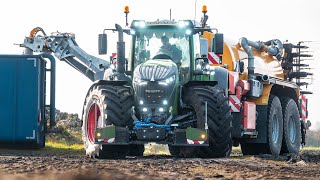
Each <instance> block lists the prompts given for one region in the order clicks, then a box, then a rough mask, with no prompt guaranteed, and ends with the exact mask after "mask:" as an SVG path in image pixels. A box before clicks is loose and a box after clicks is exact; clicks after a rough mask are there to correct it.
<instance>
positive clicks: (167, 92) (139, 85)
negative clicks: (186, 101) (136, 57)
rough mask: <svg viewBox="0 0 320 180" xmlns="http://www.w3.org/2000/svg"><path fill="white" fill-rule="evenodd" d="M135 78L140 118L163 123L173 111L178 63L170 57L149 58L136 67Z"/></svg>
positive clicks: (136, 99) (134, 84)
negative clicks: (169, 58)
mask: <svg viewBox="0 0 320 180" xmlns="http://www.w3.org/2000/svg"><path fill="white" fill-rule="evenodd" d="M133 79H134V80H133V88H134V91H135V102H136V105H135V107H136V109H135V110H136V113H137V114H138V118H139V119H140V120H145V119H146V118H150V119H151V121H150V122H153V123H156V124H163V123H164V122H165V121H166V120H167V119H168V118H169V116H171V115H172V113H173V111H172V109H173V106H174V102H175V92H176V87H177V84H178V82H179V80H178V67H177V65H176V64H175V63H174V62H173V61H172V60H168V59H154V60H148V61H146V62H145V63H143V64H140V65H138V66H137V67H136V68H135V70H134V75H133Z"/></svg>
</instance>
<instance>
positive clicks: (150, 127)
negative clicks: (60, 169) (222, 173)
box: [83, 20, 232, 157]
mask: <svg viewBox="0 0 320 180" xmlns="http://www.w3.org/2000/svg"><path fill="white" fill-rule="evenodd" d="M116 30H117V31H118V33H119V42H118V43H117V45H118V47H117V48H118V52H117V61H116V62H114V65H111V66H112V67H113V69H114V70H113V71H110V70H109V71H108V72H107V71H106V73H105V74H104V79H105V80H102V81H98V82H96V83H95V84H93V85H92V87H91V88H90V90H89V92H88V94H87V97H86V100H85V105H84V110H83V112H84V113H83V120H84V121H83V132H84V133H83V139H84V142H85V147H86V152H87V154H88V155H90V156H98V157H118V156H124V155H143V152H144V144H145V143H149V142H156V143H159V144H168V145H169V150H170V153H171V154H172V155H175V156H183V157H225V156H228V155H229V154H230V152H231V148H232V138H231V120H232V116H231V113H230V107H229V102H228V98H227V94H226V91H225V89H222V88H221V87H220V86H218V83H217V81H215V80H211V79H209V78H210V74H204V72H203V71H201V68H206V67H203V66H205V64H206V62H207V60H206V57H205V56H206V54H207V51H208V50H207V48H208V46H205V45H207V44H201V42H200V40H201V38H200V34H201V33H203V31H211V29H210V28H209V29H208V28H204V27H196V26H195V25H194V24H193V23H192V21H190V20H186V21H179V22H176V21H166V20H164V21H155V22H145V21H133V22H132V24H131V28H130V29H125V30H123V29H122V28H121V27H120V26H119V25H116ZM123 32H125V33H127V34H130V35H131V36H132V42H131V48H130V57H129V58H128V61H126V60H125V58H124V48H123V47H124V42H123ZM99 37H100V38H99V52H100V54H103V53H101V52H104V53H106V47H107V46H106V34H101V35H99ZM206 43H207V42H206ZM218 43H220V44H218ZM222 43H223V41H220V42H217V48H219V47H218V46H219V45H220V46H222ZM201 45H204V46H201ZM196 66H198V67H197V68H196ZM199 66H201V67H200V68H199ZM216 69H217V74H218V73H220V74H223V75H224V76H227V74H228V72H227V70H225V69H223V68H219V67H216ZM213 72H214V71H213Z"/></svg>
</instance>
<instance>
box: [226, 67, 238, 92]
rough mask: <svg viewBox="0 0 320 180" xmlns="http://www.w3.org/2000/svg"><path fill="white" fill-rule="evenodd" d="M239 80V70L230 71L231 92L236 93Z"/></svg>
mask: <svg viewBox="0 0 320 180" xmlns="http://www.w3.org/2000/svg"><path fill="white" fill-rule="evenodd" d="M238 80H239V73H238V72H229V89H228V91H229V94H235V93H236V85H237V82H238Z"/></svg>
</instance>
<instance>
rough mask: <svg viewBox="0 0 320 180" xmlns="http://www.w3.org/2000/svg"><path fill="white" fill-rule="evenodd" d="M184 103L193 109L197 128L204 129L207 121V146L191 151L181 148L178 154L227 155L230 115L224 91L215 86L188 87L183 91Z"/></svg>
mask: <svg viewBox="0 0 320 180" xmlns="http://www.w3.org/2000/svg"><path fill="white" fill-rule="evenodd" d="M184 103H186V104H187V105H188V106H191V108H192V109H193V110H194V113H195V116H196V117H195V119H197V128H198V129H202V130H205V124H206V123H207V125H208V141H209V146H208V147H200V148H193V149H194V150H193V151H191V150H192V149H190V148H181V149H180V151H181V152H180V154H186V155H188V156H190V155H192V156H198V157H226V156H229V155H230V153H231V149H232V137H231V121H232V115H231V113H230V106H229V102H228V98H227V97H226V95H225V94H224V92H223V91H222V90H221V89H219V88H218V87H217V86H214V87H212V86H194V87H189V88H186V89H185V91H184ZM206 105H207V106H206ZM206 119H207V122H206Z"/></svg>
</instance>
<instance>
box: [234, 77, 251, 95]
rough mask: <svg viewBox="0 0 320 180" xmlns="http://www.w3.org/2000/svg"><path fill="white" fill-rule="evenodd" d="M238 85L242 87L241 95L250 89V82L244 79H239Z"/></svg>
mask: <svg viewBox="0 0 320 180" xmlns="http://www.w3.org/2000/svg"><path fill="white" fill-rule="evenodd" d="M238 86H240V87H241V88H242V92H241V95H245V94H247V92H249V90H250V84H249V83H248V81H246V80H239V81H238ZM237 94H238V92H237Z"/></svg>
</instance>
